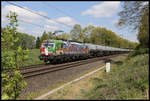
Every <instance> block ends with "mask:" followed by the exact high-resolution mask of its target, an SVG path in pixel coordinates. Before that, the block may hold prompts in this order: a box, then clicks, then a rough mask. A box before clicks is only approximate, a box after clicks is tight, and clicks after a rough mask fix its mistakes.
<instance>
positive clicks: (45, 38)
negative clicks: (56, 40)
mask: <svg viewBox="0 0 150 101" xmlns="http://www.w3.org/2000/svg"><path fill="white" fill-rule="evenodd" d="M49 39H50V38H49V35H48V34H47V33H46V32H45V31H44V32H43V35H42V36H41V38H40V44H41V43H42V41H43V40H49Z"/></svg>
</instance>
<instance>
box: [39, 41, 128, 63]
mask: <svg viewBox="0 0 150 101" xmlns="http://www.w3.org/2000/svg"><path fill="white" fill-rule="evenodd" d="M129 51H130V50H129V49H121V48H114V47H108V46H102V45H94V44H89V43H79V42H74V41H63V40H43V42H42V44H41V47H40V56H39V58H40V60H43V61H44V62H45V63H62V62H70V61H76V60H82V59H87V58H92V57H99V56H108V55H113V54H121V53H127V52H129Z"/></svg>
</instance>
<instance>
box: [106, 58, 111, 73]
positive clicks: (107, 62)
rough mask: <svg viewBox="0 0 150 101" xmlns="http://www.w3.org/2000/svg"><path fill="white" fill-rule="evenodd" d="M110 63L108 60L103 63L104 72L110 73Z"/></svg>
mask: <svg viewBox="0 0 150 101" xmlns="http://www.w3.org/2000/svg"><path fill="white" fill-rule="evenodd" d="M110 62H111V60H110V59H107V60H105V63H106V72H110Z"/></svg>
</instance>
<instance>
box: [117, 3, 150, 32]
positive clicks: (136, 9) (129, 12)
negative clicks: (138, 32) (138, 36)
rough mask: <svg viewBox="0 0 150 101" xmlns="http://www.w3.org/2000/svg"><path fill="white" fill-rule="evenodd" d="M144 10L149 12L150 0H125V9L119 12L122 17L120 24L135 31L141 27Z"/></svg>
mask: <svg viewBox="0 0 150 101" xmlns="http://www.w3.org/2000/svg"><path fill="white" fill-rule="evenodd" d="M144 12H149V2H148V1H124V2H123V10H122V11H121V12H119V14H118V15H119V17H120V18H119V22H118V25H119V26H120V27H124V28H125V27H126V28H129V29H132V30H133V31H134V30H135V29H138V28H139V25H140V24H139V23H140V21H141V17H142V16H143V15H144Z"/></svg>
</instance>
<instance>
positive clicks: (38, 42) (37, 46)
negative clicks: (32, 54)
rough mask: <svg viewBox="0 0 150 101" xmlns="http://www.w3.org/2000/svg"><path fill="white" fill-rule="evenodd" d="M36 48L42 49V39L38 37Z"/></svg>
mask: <svg viewBox="0 0 150 101" xmlns="http://www.w3.org/2000/svg"><path fill="white" fill-rule="evenodd" d="M36 48H38V49H39V48H40V38H39V37H37V40H36Z"/></svg>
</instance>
